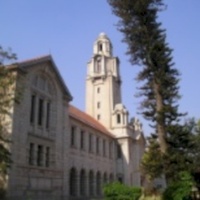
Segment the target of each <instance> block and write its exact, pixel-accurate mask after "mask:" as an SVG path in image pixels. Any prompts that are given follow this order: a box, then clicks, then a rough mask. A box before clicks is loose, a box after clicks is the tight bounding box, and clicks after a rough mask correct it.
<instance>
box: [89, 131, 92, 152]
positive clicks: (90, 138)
mask: <svg viewBox="0 0 200 200" xmlns="http://www.w3.org/2000/svg"><path fill="white" fill-rule="evenodd" d="M89 152H92V134H89Z"/></svg>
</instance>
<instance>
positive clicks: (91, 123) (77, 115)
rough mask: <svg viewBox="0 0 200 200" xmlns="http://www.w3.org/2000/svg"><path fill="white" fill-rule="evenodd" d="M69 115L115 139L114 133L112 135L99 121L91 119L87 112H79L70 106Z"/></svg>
mask: <svg viewBox="0 0 200 200" xmlns="http://www.w3.org/2000/svg"><path fill="white" fill-rule="evenodd" d="M69 115H70V116H71V117H73V118H74V119H76V120H78V121H80V122H82V123H84V124H86V125H88V126H90V127H92V128H94V129H96V130H98V131H99V132H101V133H103V134H105V135H107V136H110V137H113V138H114V137H115V136H114V135H113V134H112V133H110V132H109V131H108V130H107V129H106V127H104V126H103V125H102V124H101V123H100V122H99V121H97V120H96V119H94V118H93V117H91V116H90V115H88V114H86V113H85V112H83V111H81V110H79V109H78V108H76V107H75V106H73V105H69Z"/></svg>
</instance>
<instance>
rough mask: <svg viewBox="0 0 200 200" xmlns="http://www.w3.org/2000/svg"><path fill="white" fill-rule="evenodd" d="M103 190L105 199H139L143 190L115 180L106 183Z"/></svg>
mask: <svg viewBox="0 0 200 200" xmlns="http://www.w3.org/2000/svg"><path fill="white" fill-rule="evenodd" d="M103 192H104V197H105V200H138V199H139V198H140V196H141V193H142V190H141V188H139V187H130V186H126V185H123V184H121V183H119V182H114V183H110V184H107V185H105V186H104V188H103Z"/></svg>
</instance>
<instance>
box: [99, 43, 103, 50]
mask: <svg viewBox="0 0 200 200" xmlns="http://www.w3.org/2000/svg"><path fill="white" fill-rule="evenodd" d="M102 50H103V45H102V44H101V43H100V44H99V51H102Z"/></svg>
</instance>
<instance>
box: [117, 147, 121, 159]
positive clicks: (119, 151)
mask: <svg viewBox="0 0 200 200" xmlns="http://www.w3.org/2000/svg"><path fill="white" fill-rule="evenodd" d="M117 158H119V159H120V158H122V150H121V146H120V145H119V144H118V145H117Z"/></svg>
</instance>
